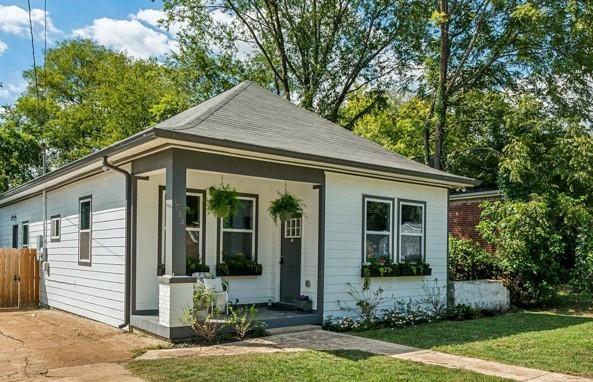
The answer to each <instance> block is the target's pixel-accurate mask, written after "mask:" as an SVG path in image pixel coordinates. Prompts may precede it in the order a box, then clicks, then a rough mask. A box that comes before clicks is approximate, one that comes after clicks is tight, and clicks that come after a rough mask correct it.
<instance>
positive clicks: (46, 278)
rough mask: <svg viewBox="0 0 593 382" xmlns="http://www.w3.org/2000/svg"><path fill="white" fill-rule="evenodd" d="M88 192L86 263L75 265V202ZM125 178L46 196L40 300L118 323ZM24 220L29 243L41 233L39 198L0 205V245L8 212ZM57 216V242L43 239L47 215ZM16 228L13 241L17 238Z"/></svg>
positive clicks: (4, 242) (90, 181)
mask: <svg viewBox="0 0 593 382" xmlns="http://www.w3.org/2000/svg"><path fill="white" fill-rule="evenodd" d="M88 195H91V196H92V209H93V214H92V252H91V254H92V255H91V256H92V263H91V265H90V266H88V265H79V263H78V200H79V198H80V197H83V196H88ZM125 206H126V202H125V182H124V178H123V176H121V175H119V174H116V173H113V172H110V173H104V174H99V175H96V176H93V177H91V178H87V179H85V180H82V181H79V182H75V183H72V184H70V185H67V186H65V187H62V188H59V189H57V190H53V191H50V192H48V194H47V217H48V222H47V230H48V263H49V272H40V273H41V291H40V300H41V303H43V304H46V305H49V306H51V307H55V308H58V309H62V310H66V311H69V312H72V313H75V314H78V315H81V316H84V317H89V318H92V319H94V320H97V321H101V322H105V323H108V324H111V325H119V324H120V323H121V322H122V321H123V318H124V317H123V308H124V289H125V288H124V282H125V269H124V263H125ZM12 215H17V221H18V223H19V224H20V222H22V221H25V220H29V222H30V223H29V224H30V239H29V240H30V243H31V246H32V247H35V246H36V236H37V235H41V234H42V230H43V228H42V217H43V211H42V199H41V197H40V196H39V197H34V198H31V199H27V200H24V201H22V202H19V203H16V204H12V205H9V206H6V207H1V208H0V246H1V247H6V246H10V244H11V243H10V242H11V239H12V237H11V226H12V224H11V222H10V216H12ZM54 215H60V216H61V238H60V241H58V242H55V241H51V239H50V238H49V230H50V225H49V219H50V217H51V216H54ZM21 234H22V233H21V229H20V227H19V240H22V237H20V236H21Z"/></svg>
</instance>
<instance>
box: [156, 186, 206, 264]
mask: <svg viewBox="0 0 593 382" xmlns="http://www.w3.org/2000/svg"><path fill="white" fill-rule="evenodd" d="M185 195H186V198H187V197H188V196H197V197H198V205H199V206H200V213H199V214H198V217H199V219H200V226H199V227H198V228H196V227H188V226H187V222H185V232H198V245H199V248H198V251H199V252H198V253H199V255H200V262H201V261H202V256H203V253H202V248H203V245H202V243H203V242H202V240H204V238H203V235H202V232H203V230H202V227H203V226H204V224H205V222H203V221H202V220H203V219H202V218H203V215H204V211H203V210H202V209H203V208H204V200H203V199H202V198H203V197H204V195H203V194H202V193H200V192H192V191H188V192H187V193H186V194H185ZM165 220H166V219H163V222H164V221H165ZM164 232H165V230H164V229H163V233H164Z"/></svg>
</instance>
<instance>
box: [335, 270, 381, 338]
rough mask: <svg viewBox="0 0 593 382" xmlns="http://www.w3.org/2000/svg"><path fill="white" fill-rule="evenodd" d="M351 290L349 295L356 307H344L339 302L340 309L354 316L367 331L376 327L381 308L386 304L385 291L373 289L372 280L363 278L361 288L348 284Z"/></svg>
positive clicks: (367, 277)
mask: <svg viewBox="0 0 593 382" xmlns="http://www.w3.org/2000/svg"><path fill="white" fill-rule="evenodd" d="M348 285H349V287H350V290H349V291H348V295H349V296H350V297H352V299H353V300H354V306H349V305H348V306H347V305H343V304H342V302H341V301H338V306H339V307H340V309H342V310H344V311H346V312H351V313H353V314H354V316H355V318H356V321H357V322H359V323H360V325H361V326H362V327H363V328H365V329H370V328H372V327H373V326H375V324H376V322H377V321H378V318H379V307H380V306H381V305H382V304H383V303H384V302H385V299H384V298H383V289H382V288H377V289H375V290H372V289H371V278H370V277H369V276H366V277H364V278H363V281H362V286H361V287H360V289H359V288H357V287H355V286H353V285H352V284H350V283H348Z"/></svg>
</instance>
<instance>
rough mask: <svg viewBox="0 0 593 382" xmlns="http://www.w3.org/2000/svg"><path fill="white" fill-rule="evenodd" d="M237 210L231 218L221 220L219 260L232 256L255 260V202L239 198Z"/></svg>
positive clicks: (250, 198) (243, 197)
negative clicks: (220, 256)
mask: <svg viewBox="0 0 593 382" xmlns="http://www.w3.org/2000/svg"><path fill="white" fill-rule="evenodd" d="M238 199H239V209H238V211H237V213H236V214H235V215H233V216H229V217H226V218H224V219H222V230H221V232H220V235H221V239H220V241H221V244H222V248H221V255H222V258H221V260H222V261H223V262H224V259H225V258H227V257H233V256H241V255H242V256H245V257H247V258H249V259H252V260H255V242H256V240H257V238H256V235H255V232H256V221H255V220H256V219H255V216H256V208H257V200H256V198H252V197H245V196H240V197H239V198H238Z"/></svg>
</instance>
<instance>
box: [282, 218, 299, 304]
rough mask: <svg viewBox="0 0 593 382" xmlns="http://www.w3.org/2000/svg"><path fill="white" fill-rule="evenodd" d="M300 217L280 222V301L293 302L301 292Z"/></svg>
mask: <svg viewBox="0 0 593 382" xmlns="http://www.w3.org/2000/svg"><path fill="white" fill-rule="evenodd" d="M301 225H302V221H301V218H292V219H288V220H287V221H286V222H284V223H282V241H281V245H282V249H281V256H282V257H281V260H280V301H282V302H289V303H291V302H294V301H295V300H296V299H297V298H298V297H299V295H300V293H301V236H302V227H301Z"/></svg>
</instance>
